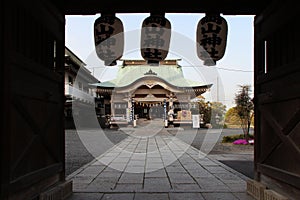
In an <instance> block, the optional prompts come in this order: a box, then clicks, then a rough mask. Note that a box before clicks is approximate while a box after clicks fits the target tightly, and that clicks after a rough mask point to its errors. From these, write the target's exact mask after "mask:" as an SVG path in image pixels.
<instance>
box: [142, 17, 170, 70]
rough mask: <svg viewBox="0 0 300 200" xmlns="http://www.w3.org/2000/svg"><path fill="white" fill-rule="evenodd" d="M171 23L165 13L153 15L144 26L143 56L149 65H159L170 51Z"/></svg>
mask: <svg viewBox="0 0 300 200" xmlns="http://www.w3.org/2000/svg"><path fill="white" fill-rule="evenodd" d="M170 38H171V23H170V21H169V20H168V19H166V18H165V14H164V13H151V14H150V16H149V17H147V18H146V19H145V20H144V21H143V24H142V32H141V54H142V57H143V58H144V59H145V60H147V61H148V64H159V61H163V60H164V59H165V58H166V57H167V55H168V51H169V46H170Z"/></svg>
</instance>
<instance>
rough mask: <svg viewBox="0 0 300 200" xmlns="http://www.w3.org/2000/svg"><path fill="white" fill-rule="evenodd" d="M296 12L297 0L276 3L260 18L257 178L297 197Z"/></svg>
mask: <svg viewBox="0 0 300 200" xmlns="http://www.w3.org/2000/svg"><path fill="white" fill-rule="evenodd" d="M279 8H280V9H279ZM296 13H297V10H296V8H295V6H294V4H293V2H292V1H287V2H284V3H283V2H280V1H275V3H273V4H271V5H270V6H268V7H267V9H266V10H265V11H264V12H263V13H261V14H260V15H257V16H256V17H255V80H254V82H255V137H256V138H255V179H256V180H258V181H260V182H261V183H263V184H265V185H266V186H267V187H268V188H270V189H273V190H276V191H280V192H281V193H282V194H284V195H286V196H287V197H290V198H291V199H295V198H296V197H299V196H300V122H299V120H300V98H299V97H300V93H299V91H300V79H299V77H300V67H299V65H300V59H299V58H300V57H299V53H300V49H299V46H300V38H299V35H300V31H299V28H298V27H299V25H300V21H299V20H296V18H297V15H296Z"/></svg>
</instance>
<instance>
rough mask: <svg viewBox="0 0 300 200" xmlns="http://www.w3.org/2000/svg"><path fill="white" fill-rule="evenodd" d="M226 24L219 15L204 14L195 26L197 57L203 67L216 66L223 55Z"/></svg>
mask: <svg viewBox="0 0 300 200" xmlns="http://www.w3.org/2000/svg"><path fill="white" fill-rule="evenodd" d="M227 29H228V27H227V22H226V20H225V19H224V18H223V17H221V16H220V15H219V14H206V15H205V17H203V18H202V19H201V20H200V21H199V22H198V26H197V55H198V57H199V58H200V59H201V60H203V61H204V65H208V66H211V65H216V62H217V61H218V60H220V59H221V58H222V57H223V56H224V53H225V49H226V41H227Z"/></svg>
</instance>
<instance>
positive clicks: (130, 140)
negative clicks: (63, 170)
mask: <svg viewBox="0 0 300 200" xmlns="http://www.w3.org/2000/svg"><path fill="white" fill-rule="evenodd" d="M67 179H68V180H70V179H71V180H73V192H74V193H73V195H72V196H71V197H70V199H69V200H76V199H143V200H145V199H222V200H223V199H230V200H233V199H246V200H247V199H253V198H251V197H250V196H249V195H247V194H246V180H248V178H247V177H245V176H244V175H242V174H240V173H238V172H236V171H234V170H233V169H231V168H229V167H227V166H226V165H224V164H222V163H220V162H218V161H217V160H214V159H212V158H210V157H209V156H205V155H203V154H201V152H200V151H199V150H197V149H196V148H194V147H192V146H190V145H188V144H186V143H184V142H182V141H181V140H180V139H178V138H176V137H174V136H172V135H170V134H167V133H164V132H161V133H160V134H156V135H155V136H151V137H138V136H137V135H134V136H128V137H127V138H126V139H124V140H123V141H121V142H120V143H118V144H117V145H115V146H114V147H113V148H111V149H109V150H108V151H107V152H106V153H105V154H102V155H101V156H99V157H98V158H96V159H95V160H93V161H92V162H90V163H88V164H87V165H85V166H83V167H82V168H80V169H78V170H77V171H75V172H74V173H72V174H71V175H70V176H68V177H67Z"/></svg>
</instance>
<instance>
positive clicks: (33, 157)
mask: <svg viewBox="0 0 300 200" xmlns="http://www.w3.org/2000/svg"><path fill="white" fill-rule="evenodd" d="M52 2H54V1H40V0H29V1H21V2H18V3H17V4H11V3H10V2H8V1H4V2H3V1H2V2H1V4H2V3H3V4H5V7H3V6H1V13H2V17H1V54H2V55H4V56H3V57H2V58H3V59H2V60H1V62H2V63H1V73H0V74H1V75H0V76H1V90H0V92H1V112H0V113H1V115H2V119H3V120H2V121H1V131H0V137H1V139H0V141H1V144H0V148H1V152H0V157H1V168H0V170H1V171H0V173H1V174H0V177H1V188H0V195H1V199H24V200H25V199H37V198H38V197H39V195H40V194H42V193H43V192H44V191H46V190H48V189H49V188H50V186H54V185H57V184H59V183H61V182H63V181H64V124H63V122H64V120H63V119H64V118H63V117H64V112H63V111H64V26H65V21H64V15H63V13H62V12H61V10H59V9H57V7H56V6H55V4H53V3H52Z"/></svg>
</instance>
